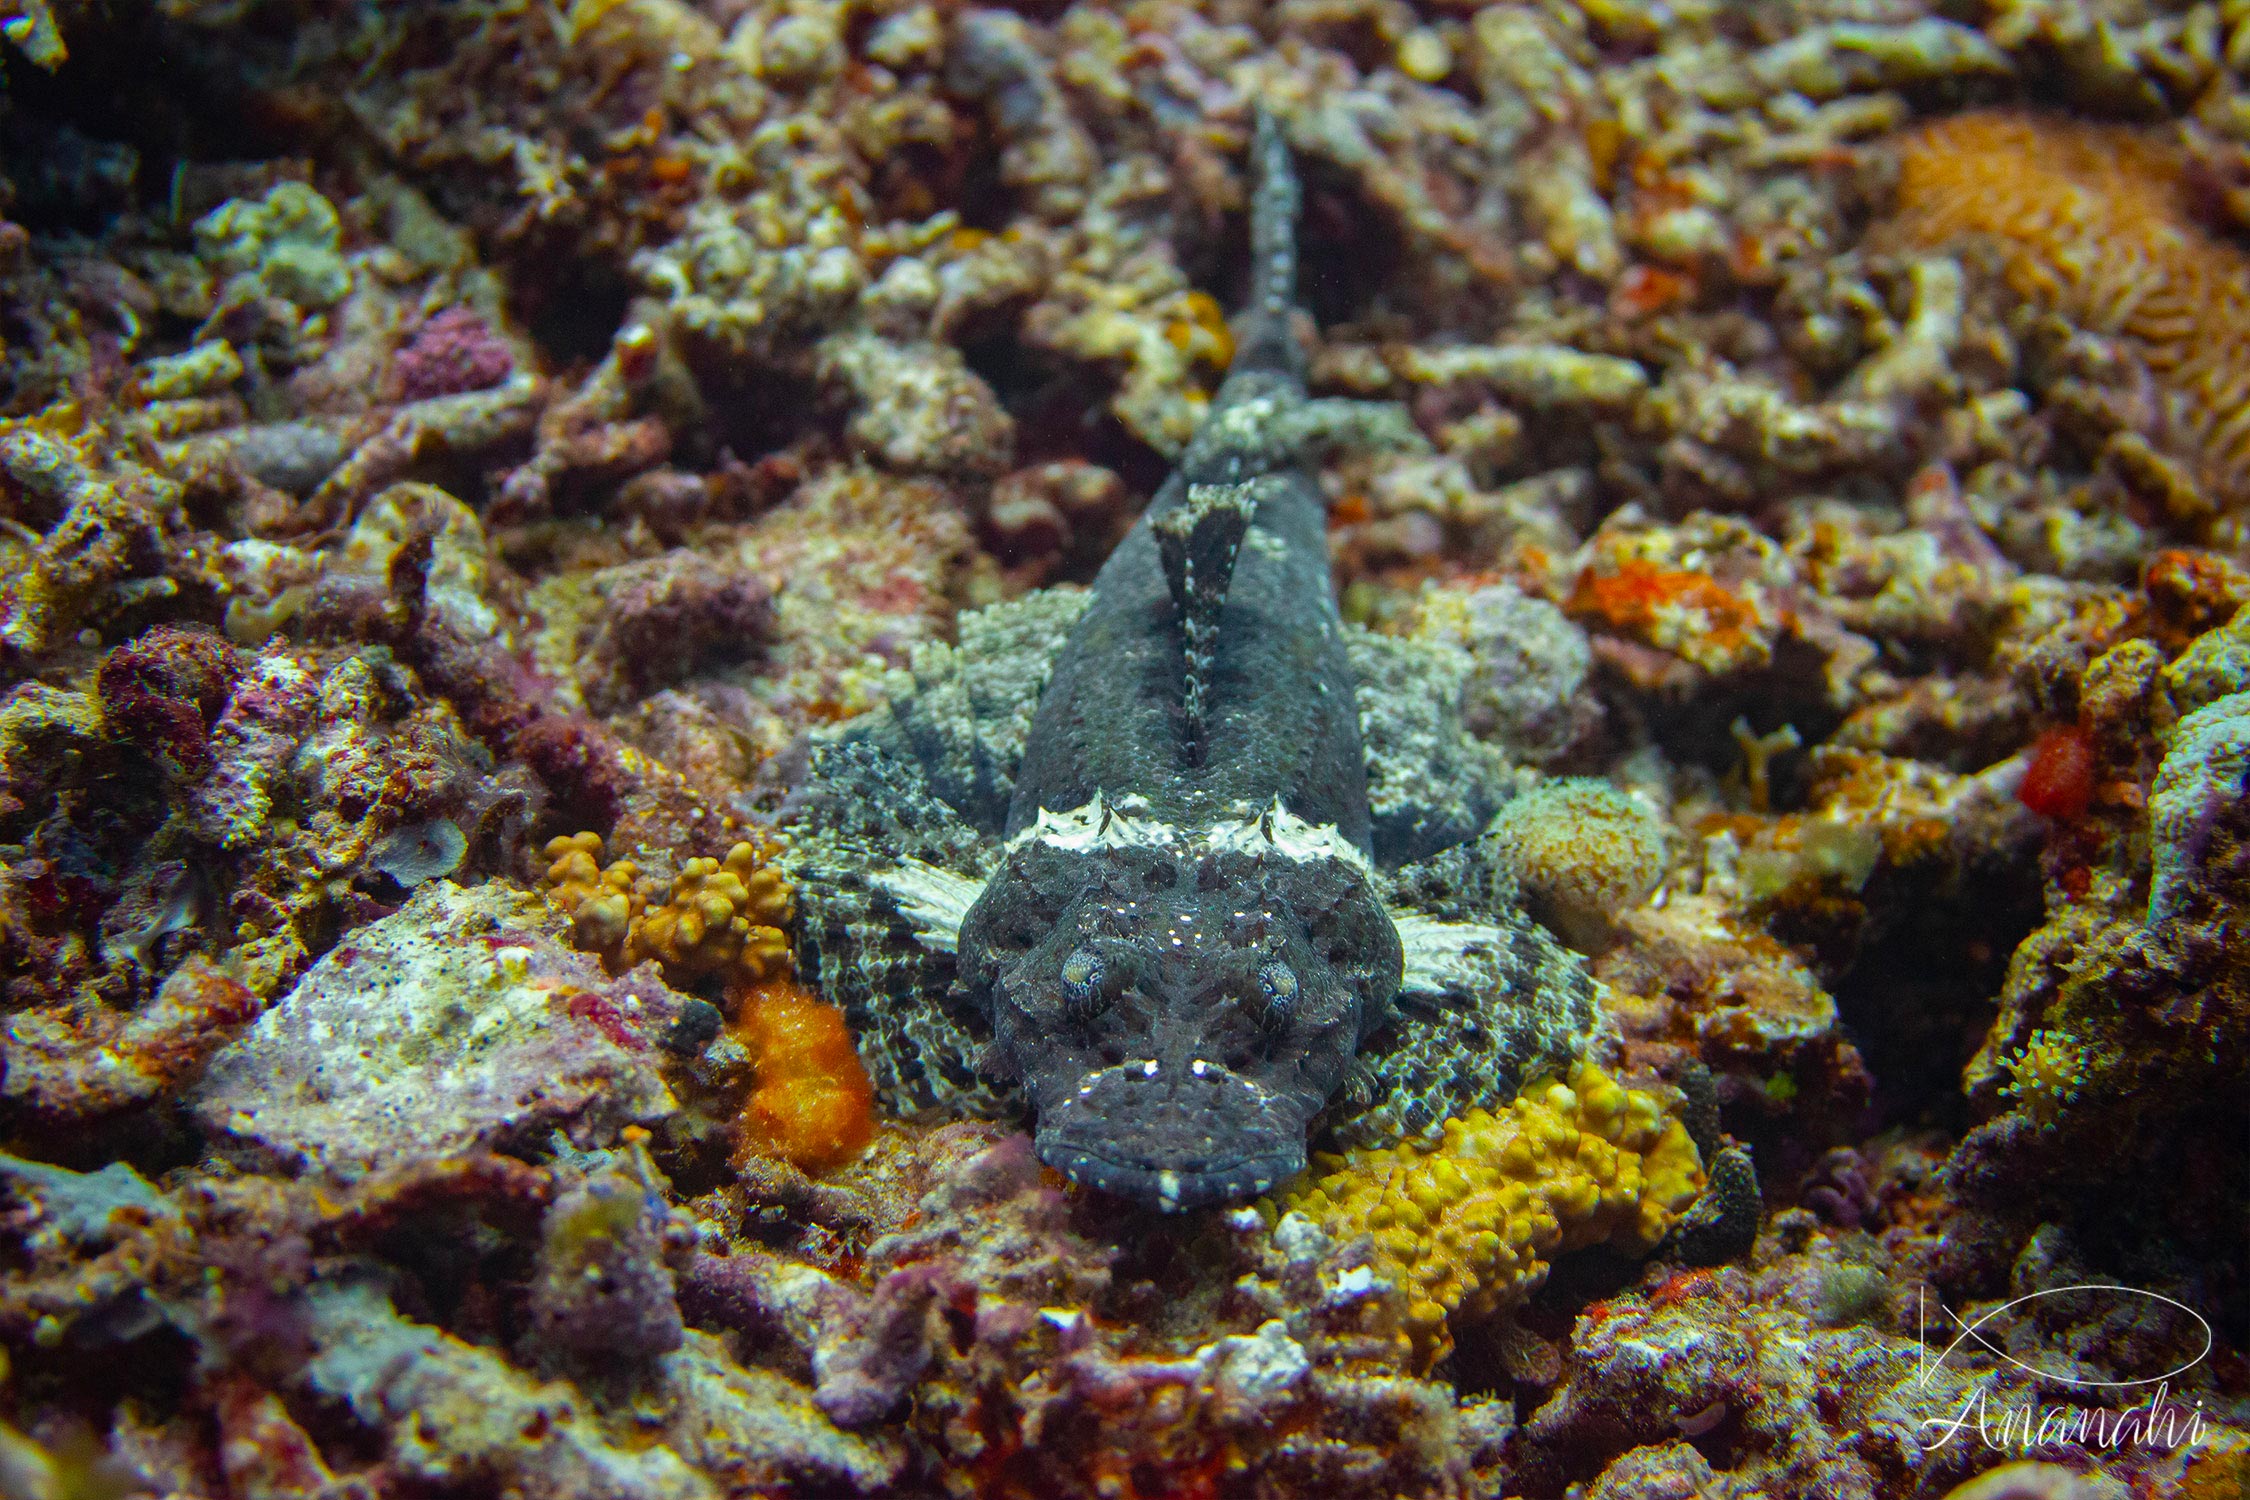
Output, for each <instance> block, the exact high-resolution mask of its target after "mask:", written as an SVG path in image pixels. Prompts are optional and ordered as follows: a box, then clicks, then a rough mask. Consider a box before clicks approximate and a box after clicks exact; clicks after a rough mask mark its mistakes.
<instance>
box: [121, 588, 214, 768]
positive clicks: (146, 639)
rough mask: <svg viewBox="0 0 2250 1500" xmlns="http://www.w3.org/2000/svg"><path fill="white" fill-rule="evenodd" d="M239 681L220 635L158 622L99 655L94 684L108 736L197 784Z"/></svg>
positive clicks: (207, 766) (206, 765)
mask: <svg viewBox="0 0 2250 1500" xmlns="http://www.w3.org/2000/svg"><path fill="white" fill-rule="evenodd" d="M241 676H242V665H241V657H240V653H238V652H237V651H236V650H235V649H234V647H232V646H230V645H228V644H227V643H226V642H225V641H223V640H221V639H220V638H219V637H217V636H215V635H211V634H209V633H208V632H205V631H200V630H181V629H177V628H175V627H173V626H170V625H159V626H157V627H156V628H155V629H153V630H148V631H144V632H142V633H141V634H140V635H138V636H136V637H134V638H133V639H132V640H131V641H129V642H127V643H126V644H125V645H122V646H120V647H118V648H117V649H116V650H114V651H112V652H110V653H109V655H108V656H106V657H104V658H103V659H102V665H101V671H100V673H99V674H98V675H97V677H96V687H97V689H98V691H99V692H100V695H101V703H102V718H103V720H104V721H105V722H106V723H107V724H108V725H109V728H110V732H111V733H113V734H115V735H116V736H117V737H118V738H120V739H122V740H125V741H127V742H128V743H130V744H132V745H133V746H135V747H136V748H138V749H140V750H143V751H146V752H147V753H148V754H149V755H151V756H153V757H155V759H156V760H157V762H158V763H159V764H161V765H162V766H163V767H164V768H165V770H167V771H169V772H171V773H172V775H173V776H175V777H177V778H178V779H180V780H182V781H194V780H196V779H198V778H200V777H201V776H202V775H203V774H204V773H205V772H206V771H208V770H210V769H211V724H212V721H213V720H215V719H217V718H218V716H219V713H220V711H221V710H222V709H224V708H225V707H226V703H227V696H228V695H229V694H230V693H232V692H233V691H234V686H235V683H236V682H237V681H238V680H240V678H241Z"/></svg>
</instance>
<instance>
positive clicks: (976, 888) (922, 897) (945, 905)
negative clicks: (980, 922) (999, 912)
mask: <svg viewBox="0 0 2250 1500" xmlns="http://www.w3.org/2000/svg"><path fill="white" fill-rule="evenodd" d="M868 878H869V880H870V882H871V883H872V884H873V885H874V886H875V888H876V889H877V890H880V891H881V892H882V893H883V894H884V895H886V896H888V897H889V898H890V901H891V905H893V906H894V907H896V908H897V909H898V914H899V915H900V916H902V917H904V918H905V919H906V920H907V922H908V923H909V924H910V925H911V926H912V927H913V928H914V938H915V941H916V942H919V943H920V944H921V945H922V946H923V947H925V948H934V949H937V950H938V951H939V952H942V953H951V952H953V951H954V950H955V949H956V948H957V947H958V946H959V945H960V941H961V923H962V921H963V920H964V919H966V918H967V916H968V915H969V908H970V907H972V906H974V905H976V903H977V898H978V897H979V896H981V895H983V894H984V886H985V883H984V882H983V881H982V880H978V879H975V878H973V877H971V876H967V875H956V874H955V873H954V872H953V871H951V870H944V869H940V868H938V867H937V866H936V865H933V864H928V863H926V862H924V861H922V860H919V859H914V858H912V857H911V856H910V857H908V858H905V859H901V860H900V861H899V862H898V863H897V864H895V865H891V866H890V867H888V868H886V869H882V870H877V871H875V872H874V873H873V874H872V875H870V876H869V877H868Z"/></svg>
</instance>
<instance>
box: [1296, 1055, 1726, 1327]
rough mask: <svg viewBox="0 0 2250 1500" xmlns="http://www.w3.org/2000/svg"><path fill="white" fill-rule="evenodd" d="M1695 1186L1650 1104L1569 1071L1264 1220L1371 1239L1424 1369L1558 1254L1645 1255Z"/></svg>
mask: <svg viewBox="0 0 2250 1500" xmlns="http://www.w3.org/2000/svg"><path fill="white" fill-rule="evenodd" d="M1703 1183H1704V1176H1703V1162H1702V1159H1701V1158H1700V1157H1699V1156H1698V1155H1697V1153H1696V1149H1695V1143H1694V1142H1693V1141H1691V1140H1689V1139H1688V1134H1687V1131H1686V1129H1685V1128H1683V1127H1682V1126H1681V1124H1680V1122H1679V1121H1677V1120H1675V1119H1672V1118H1670V1117H1669V1116H1667V1115H1666V1114H1665V1112H1664V1108H1663V1106H1662V1105H1661V1104H1659V1103H1658V1101H1657V1099H1656V1097H1655V1096H1654V1095H1652V1094H1647V1093H1643V1092H1641V1091H1640V1090H1638V1089H1628V1088H1625V1087H1624V1086H1622V1085H1621V1084H1619V1083H1617V1082H1616V1081H1615V1080H1613V1079H1611V1078H1610V1077H1609V1076H1608V1075H1607V1074H1605V1073H1603V1072H1602V1071H1601V1070H1600V1069H1599V1068H1596V1067H1594V1066H1593V1065H1592V1064H1590V1063H1581V1064H1579V1065H1578V1066H1577V1067H1575V1068H1573V1069H1572V1070H1571V1073H1570V1078H1569V1081H1568V1082H1567V1083H1554V1082H1549V1083H1545V1084H1535V1085H1533V1086H1532V1087H1530V1088H1527V1089H1525V1090H1524V1091H1523V1093H1522V1094H1520V1095H1519V1096H1517V1099H1516V1101H1515V1103H1514V1104H1512V1105H1510V1106H1509V1107H1508V1108H1507V1109H1505V1110H1503V1111H1501V1112H1499V1113H1498V1114H1494V1113H1491V1112H1489V1111H1486V1110H1481V1109H1479V1110H1471V1111H1470V1112H1469V1113H1468V1114H1467V1115H1464V1116H1462V1117H1461V1118H1459V1119H1454V1120H1448V1121H1446V1122H1445V1126H1444V1131H1443V1135H1442V1138H1441V1139H1440V1140H1439V1141H1438V1142H1437V1143H1436V1144H1434V1145H1431V1146H1423V1145H1417V1144H1415V1143H1413V1142H1407V1143H1405V1144H1402V1145H1398V1146H1392V1147H1388V1148H1385V1149H1383V1150H1379V1151H1354V1152H1351V1153H1349V1154H1348V1155H1345V1156H1341V1157H1336V1156H1324V1157H1322V1158H1321V1159H1320V1165H1319V1167H1318V1168H1316V1175H1308V1176H1306V1177H1303V1178H1300V1179H1298V1181H1297V1183H1296V1184H1295V1185H1294V1186H1292V1187H1290V1188H1289V1189H1287V1190H1286V1191H1284V1192H1282V1193H1280V1194H1278V1195H1276V1197H1274V1198H1273V1199H1270V1200H1268V1204H1267V1207H1268V1208H1269V1210H1270V1212H1271V1213H1272V1214H1273V1215H1275V1216H1278V1215H1280V1214H1287V1213H1301V1214H1304V1215H1305V1216H1306V1217H1308V1218H1310V1219H1311V1220H1312V1221H1313V1222H1314V1223H1316V1224H1318V1225H1320V1226H1321V1227H1322V1228H1323V1229H1325V1230H1326V1231H1327V1232H1328V1233H1329V1234H1330V1235H1331V1236H1332V1237H1334V1238H1337V1239H1340V1240H1349V1239H1352V1238H1355V1237H1357V1236H1359V1235H1361V1234H1366V1235H1369V1236H1371V1237H1372V1239H1373V1243H1374V1252H1375V1253H1374V1260H1373V1269H1374V1271H1375V1273H1376V1274H1377V1275H1378V1276H1380V1277H1382V1278H1383V1279H1385V1280H1386V1281H1389V1282H1391V1283H1392V1284H1393V1285H1394V1286H1397V1287H1399V1288H1400V1289H1401V1290H1402V1291H1404V1292H1405V1294H1406V1297H1407V1307H1406V1324H1407V1331H1408V1333H1409V1335H1410V1336H1411V1337H1412V1338H1413V1340H1414V1343H1415V1348H1416V1353H1417V1354H1418V1355H1419V1356H1420V1357H1421V1358H1422V1360H1423V1361H1424V1362H1425V1363H1435V1362H1436V1361H1437V1360H1439V1359H1442V1358H1444V1357H1445V1355H1446V1354H1447V1353H1448V1352H1450V1351H1451V1349H1452V1337H1451V1335H1450V1333H1449V1331H1448V1329H1447V1321H1448V1319H1449V1318H1452V1317H1460V1318H1464V1319H1468V1320H1475V1319H1479V1318H1487V1317H1490V1316H1492V1315H1494V1314H1496V1313H1501V1312H1505V1311H1508V1310H1509V1309H1511V1308H1514V1307H1516V1306H1518V1305H1520V1304H1521V1303H1522V1302H1524V1301H1525V1300H1526V1299H1527V1298H1529V1297H1530V1296H1531V1294H1532V1293H1533V1292H1535V1291H1537V1290H1538V1289H1539V1287H1540V1285H1541V1284H1542V1283H1544V1282H1545V1281H1546V1279H1547V1270H1548V1265H1549V1263H1550V1262H1551V1261H1552V1259H1553V1258H1554V1257H1555V1256H1556V1255H1559V1254H1562V1253H1564V1252H1566V1251H1571V1250H1578V1249H1583V1248H1585V1247H1586V1246H1589V1245H1595V1244H1601V1243H1603V1242H1605V1241H1606V1242H1612V1243H1614V1244H1616V1245H1617V1246H1618V1247H1619V1248H1620V1249H1623V1250H1627V1251H1631V1252H1635V1253H1645V1252H1647V1251H1649V1250H1653V1249H1654V1248H1655V1247H1656V1245H1657V1243H1658V1242H1659V1241H1660V1240H1662V1239H1663V1238H1664V1236H1665V1235H1666V1234H1667V1233H1668V1232H1669V1231H1670V1230H1671V1228H1672V1226H1673V1224H1675V1223H1676V1222H1677V1221H1678V1220H1679V1217H1680V1215H1681V1214H1682V1213H1684V1212H1685V1211H1686V1210H1687V1207H1688V1205H1689V1204H1691V1203H1693V1202H1694V1201H1695V1199H1696V1196H1697V1195H1698V1194H1699V1193H1701V1192H1702V1190H1703Z"/></svg>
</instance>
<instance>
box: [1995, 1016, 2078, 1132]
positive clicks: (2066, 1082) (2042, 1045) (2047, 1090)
mask: <svg viewBox="0 0 2250 1500" xmlns="http://www.w3.org/2000/svg"><path fill="white" fill-rule="evenodd" d="M2008 1072H2009V1074H2010V1077H2009V1079H2008V1081H2007V1082H2006V1083H2004V1084H2002V1085H2001V1086H2000V1092H2001V1093H2002V1094H2004V1095H2006V1096H2007V1097H2008V1098H2010V1099H2013V1100H2015V1101H2016V1107H2017V1108H2018V1109H2021V1110H2022V1111H2023V1112H2024V1113H2025V1114H2027V1115H2029V1116H2030V1117H2031V1118H2032V1119H2033V1120H2035V1121H2037V1122H2038V1123H2040V1124H2042V1125H2052V1124H2053V1123H2054V1122H2055V1121H2056V1120H2058V1119H2060V1118H2061V1117H2062V1112H2063V1109H2064V1107H2065V1106H2066V1105H2068V1104H2070V1103H2071V1102H2072V1101H2073V1100H2075V1099H2076V1098H2077V1097H2078V1091H2079V1089H2081V1088H2083V1087H2084V1086H2085V1083H2086V1049H2085V1048H2084V1047H2082V1046H2080V1045H2079V1044H2078V1039H2077V1038H2076V1037H2074V1036H2072V1035H2070V1033H2068V1032H2066V1031H2034V1032H2033V1033H2032V1034H2031V1040H2030V1041H2029V1042H2028V1043H2026V1044H2025V1046H2024V1049H2023V1051H2021V1052H2019V1053H2017V1054H2016V1055H2015V1056H2014V1057H2011V1058H2009V1059H2008Z"/></svg>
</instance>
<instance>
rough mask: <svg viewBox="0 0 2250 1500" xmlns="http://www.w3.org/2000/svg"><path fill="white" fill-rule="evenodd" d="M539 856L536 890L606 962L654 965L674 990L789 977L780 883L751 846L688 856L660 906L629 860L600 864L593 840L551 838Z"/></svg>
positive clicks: (786, 903)
mask: <svg viewBox="0 0 2250 1500" xmlns="http://www.w3.org/2000/svg"><path fill="white" fill-rule="evenodd" d="M546 853H547V858H548V859H549V860H550V861H551V863H550V864H549V866H548V868H547V873H546V875H545V877H544V878H543V879H542V880H541V882H540V884H541V886H542V887H543V888H544V889H545V891H546V893H547V898H548V899H549V900H550V901H552V902H553V903H554V904H555V905H556V906H558V907H560V908H561V909H562V910H564V911H566V912H568V913H569V914H570V919H571V933H572V938H573V940H574V941H575V942H576V943H577V944H578V946H579V947H581V948H584V949H587V950H588V951H590V952H595V953H599V954H601V955H602V957H604V958H605V959H607V960H609V961H610V962H611V963H612V964H615V965H617V966H619V967H623V968H631V967H632V966H633V965H635V964H638V963H643V962H646V961H647V960H650V959H654V960H655V961H656V962H658V963H660V964H662V965H663V966H664V972H665V975H666V977H667V978H669V979H671V980H672V981H673V982H675V983H680V984H685V983H688V982H690V981H693V980H697V979H706V978H713V977H724V978H740V979H744V980H749V981H753V982H755V981H757V980H762V979H771V978H774V977H776V976H778V975H782V974H786V973H788V972H789V939H788V937H787V936H786V935H785V934H784V931H783V929H784V928H786V927H787V926H788V924H789V920H790V917H791V916H792V915H793V914H794V910H795V904H794V901H793V899H792V898H791V896H790V892H789V884H788V882H787V881H785V880H784V879H783V878H782V876H781V872H780V871H779V870H777V869H775V868H774V867H773V866H772V865H771V864H770V863H768V860H767V851H766V850H764V849H762V848H761V847H759V846H758V845H756V844H753V843H749V842H743V843H738V844H736V845H735V846H734V847H733V848H732V849H730V850H728V851H727V857H726V858H725V859H724V860H716V859H710V858H699V859H691V860H689V861H688V862H687V864H686V865H685V866H683V867H682V868H681V870H680V873H679V875H678V876H677V877H676V878H675V879H674V880H673V881H672V888H671V892H670V895H669V897H668V899H666V900H665V901H664V902H663V903H662V904H660V905H658V904H652V898H653V896H654V895H655V894H656V893H655V892H654V891H653V890H652V889H650V888H649V882H645V881H643V880H642V879H641V878H640V871H639V867H638V866H636V865H634V864H633V863H632V862H631V861H629V860H618V861H616V862H615V863H613V864H609V865H603V864H602V863H601V854H602V840H601V835H600V834H596V833H574V834H571V835H570V836H568V837H567V838H558V839H553V840H551V841H549V843H548V844H547V849H546Z"/></svg>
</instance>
